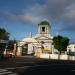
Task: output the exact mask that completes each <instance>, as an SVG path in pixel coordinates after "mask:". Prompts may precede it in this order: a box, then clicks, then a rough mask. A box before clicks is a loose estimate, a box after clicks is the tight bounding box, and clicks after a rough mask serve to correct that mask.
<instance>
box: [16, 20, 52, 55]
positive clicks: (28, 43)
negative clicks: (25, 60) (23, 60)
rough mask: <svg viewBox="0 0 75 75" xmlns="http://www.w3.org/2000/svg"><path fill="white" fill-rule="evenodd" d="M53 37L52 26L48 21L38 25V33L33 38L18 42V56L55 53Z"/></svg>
mask: <svg viewBox="0 0 75 75" xmlns="http://www.w3.org/2000/svg"><path fill="white" fill-rule="evenodd" d="M52 38H53V37H52V36H51V25H50V24H49V22H47V21H42V22H41V23H39V24H38V32H37V34H36V35H35V36H33V37H32V33H30V36H29V37H28V38H24V39H22V40H21V41H19V42H18V50H17V55H26V54H34V55H35V56H37V55H38V54H41V53H52V52H53V45H52V44H53V40H52Z"/></svg>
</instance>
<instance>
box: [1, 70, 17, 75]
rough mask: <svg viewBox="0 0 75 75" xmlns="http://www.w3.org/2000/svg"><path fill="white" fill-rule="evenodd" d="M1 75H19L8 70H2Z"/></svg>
mask: <svg viewBox="0 0 75 75" xmlns="http://www.w3.org/2000/svg"><path fill="white" fill-rule="evenodd" d="M0 75H18V74H17V73H13V72H12V71H9V70H7V69H0Z"/></svg>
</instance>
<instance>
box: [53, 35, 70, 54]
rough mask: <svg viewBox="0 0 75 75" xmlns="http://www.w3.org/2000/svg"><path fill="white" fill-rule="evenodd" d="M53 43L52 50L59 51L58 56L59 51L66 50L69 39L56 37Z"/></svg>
mask: <svg viewBox="0 0 75 75" xmlns="http://www.w3.org/2000/svg"><path fill="white" fill-rule="evenodd" d="M53 42H54V48H55V49H57V50H58V51H59V55H60V53H61V51H66V50H67V46H68V44H69V38H68V37H63V36H60V35H58V36H55V37H54V38H53Z"/></svg>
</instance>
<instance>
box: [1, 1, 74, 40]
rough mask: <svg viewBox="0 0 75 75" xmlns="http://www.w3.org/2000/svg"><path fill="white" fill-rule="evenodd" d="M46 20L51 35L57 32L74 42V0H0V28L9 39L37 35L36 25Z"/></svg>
mask: <svg viewBox="0 0 75 75" xmlns="http://www.w3.org/2000/svg"><path fill="white" fill-rule="evenodd" d="M44 19H47V20H48V21H49V23H50V24H51V34H52V36H55V35H56V33H57V31H59V32H60V34H61V35H63V36H66V37H69V38H70V39H71V40H72V41H75V0H0V27H2V28H5V29H6V30H7V31H8V32H9V33H10V39H14V38H16V39H17V40H21V39H23V38H24V37H27V36H28V34H29V33H30V32H32V34H33V36H34V35H35V34H36V33H37V27H38V23H40V22H41V21H42V20H44Z"/></svg>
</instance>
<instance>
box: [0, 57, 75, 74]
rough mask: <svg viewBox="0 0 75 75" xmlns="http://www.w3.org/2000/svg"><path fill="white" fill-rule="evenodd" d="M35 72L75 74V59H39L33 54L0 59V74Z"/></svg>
mask: <svg viewBox="0 0 75 75" xmlns="http://www.w3.org/2000/svg"><path fill="white" fill-rule="evenodd" d="M37 72H38V73H42V72H43V73H44V72H45V73H49V72H50V73H57V74H58V73H60V72H61V73H63V74H64V73H66V74H67V73H71V74H72V73H74V74H75V61H65V60H49V59H40V58H36V57H34V56H22V57H15V58H10V59H4V60H2V61H0V75H4V74H5V73H6V75H15V74H17V75H24V74H25V75H27V74H28V73H30V74H33V73H34V74H35V73H37ZM3 73H4V74H3ZM26 73H27V74H26ZM38 73H37V74H38ZM45 73H44V74H45ZM34 74H33V75H34Z"/></svg>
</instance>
